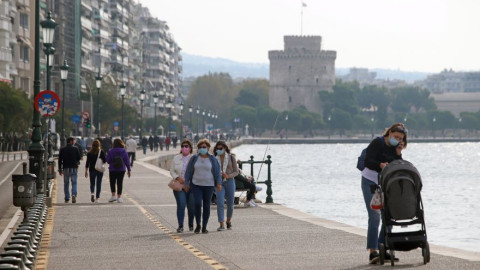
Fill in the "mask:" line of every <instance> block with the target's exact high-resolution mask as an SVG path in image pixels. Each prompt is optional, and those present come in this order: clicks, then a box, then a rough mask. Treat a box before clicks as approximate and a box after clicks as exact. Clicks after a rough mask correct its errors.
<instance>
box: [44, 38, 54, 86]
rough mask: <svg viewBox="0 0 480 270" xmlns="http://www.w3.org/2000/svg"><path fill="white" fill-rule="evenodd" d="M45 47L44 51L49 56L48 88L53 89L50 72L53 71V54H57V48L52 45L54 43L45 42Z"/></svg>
mask: <svg viewBox="0 0 480 270" xmlns="http://www.w3.org/2000/svg"><path fill="white" fill-rule="evenodd" d="M44 45H45V48H44V49H43V52H44V53H45V55H46V56H47V90H52V89H51V83H50V76H51V75H50V73H51V71H52V66H53V55H54V54H55V48H54V47H53V46H52V44H45V43H44Z"/></svg>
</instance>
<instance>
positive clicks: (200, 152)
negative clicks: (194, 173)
mask: <svg viewBox="0 0 480 270" xmlns="http://www.w3.org/2000/svg"><path fill="white" fill-rule="evenodd" d="M207 152H208V150H207V148H200V149H198V153H199V154H200V155H206V154H207Z"/></svg>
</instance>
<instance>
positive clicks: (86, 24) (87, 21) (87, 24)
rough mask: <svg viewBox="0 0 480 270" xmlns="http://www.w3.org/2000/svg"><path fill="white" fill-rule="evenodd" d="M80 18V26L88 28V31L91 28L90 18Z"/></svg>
mask: <svg viewBox="0 0 480 270" xmlns="http://www.w3.org/2000/svg"><path fill="white" fill-rule="evenodd" d="M80 20H81V23H82V27H84V28H85V29H86V30H89V31H90V30H92V21H91V20H90V19H87V18H85V17H83V16H82V17H81V18H80Z"/></svg>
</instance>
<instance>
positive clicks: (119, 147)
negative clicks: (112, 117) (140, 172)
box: [107, 139, 130, 203]
mask: <svg viewBox="0 0 480 270" xmlns="http://www.w3.org/2000/svg"><path fill="white" fill-rule="evenodd" d="M107 163H108V164H109V166H108V171H109V175H110V191H112V197H111V198H110V200H108V201H109V202H114V201H117V202H118V203H122V202H123V199H122V189H123V177H124V176H125V171H127V175H128V178H130V159H129V158H128V154H127V151H125V144H124V143H123V141H122V140H121V139H115V140H114V141H113V148H112V149H110V151H108V155H107ZM115 192H116V196H115Z"/></svg>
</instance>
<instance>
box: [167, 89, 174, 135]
mask: <svg viewBox="0 0 480 270" xmlns="http://www.w3.org/2000/svg"><path fill="white" fill-rule="evenodd" d="M172 106H173V105H172V100H171V99H170V97H168V98H167V104H166V105H165V107H166V108H167V111H168V128H167V131H168V133H167V136H168V137H170V131H171V126H172Z"/></svg>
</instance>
